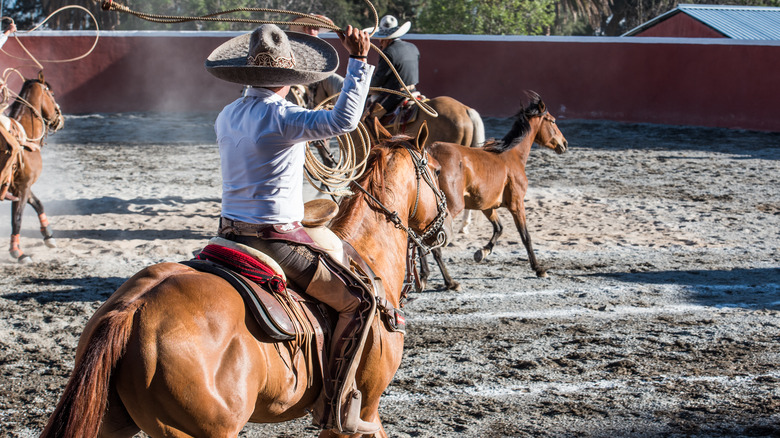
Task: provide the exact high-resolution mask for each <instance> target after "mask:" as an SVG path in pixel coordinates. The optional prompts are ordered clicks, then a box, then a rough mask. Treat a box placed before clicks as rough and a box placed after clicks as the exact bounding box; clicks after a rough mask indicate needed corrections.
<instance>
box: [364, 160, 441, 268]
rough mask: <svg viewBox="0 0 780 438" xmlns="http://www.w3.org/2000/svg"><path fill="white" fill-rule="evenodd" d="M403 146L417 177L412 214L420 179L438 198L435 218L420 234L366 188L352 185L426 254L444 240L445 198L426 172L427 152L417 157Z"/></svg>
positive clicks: (415, 211) (418, 193)
mask: <svg viewBox="0 0 780 438" xmlns="http://www.w3.org/2000/svg"><path fill="white" fill-rule="evenodd" d="M404 148H405V149H406V150H407V151H408V152H409V156H410V157H411V158H412V162H413V163H414V172H415V175H416V177H417V178H416V179H417V191H416V195H415V200H414V209H413V210H412V216H414V215H415V213H417V204H418V202H419V199H420V179H424V180H425V183H426V184H428V186H429V187H430V188H431V190H433V193H434V195H435V196H436V199H437V200H438V202H437V203H436V210H437V213H436V218H435V219H434V220H433V222H431V223H430V224H429V225H428V226H427V227H426V228H425V231H423V233H422V234H420V235H418V234H417V233H416V232H415V231H414V230H413V229H411V228H409V227H407V226H405V225H404V224H403V221H402V220H401V218H400V217H399V216H398V212H397V211H391V210H390V209H389V208H387V207H385V205H384V204H382V202H381V201H380V200H379V199H377V198H376V197H375V196H374V195H372V194H371V193H369V192H368V190H366V189H364V188H363V186H361V185H360V184H357V183H354V185H355V186H356V187H357V188H358V190H360V191H361V192H363V194H364V195H365V196H366V197H367V198H368V199H370V200H371V201H372V202H373V203H374V204H375V205H376V206H377V207H378V208H379V209H380V210H381V211H382V212H383V213H384V214H385V216H387V219H388V220H389V221H390V222H392V223H393V224H394V225H395V227H396V228H398V229H400V230H403V231H404V232H405V233H406V235H407V236H408V238H409V240H410V242H411V243H413V244H414V245H415V246H416V247H418V248H419V249H420V250H421V251H423V254H428V253H429V252H430V251H431V250H432V249H434V248H439V247H441V246H443V245H444V242H445V241H446V235H445V233H444V219H445V218H446V217H447V199H446V198H445V197H444V192H443V191H441V190H439V189H438V187H437V186H436V184H435V183H434V182H433V179H432V178H431V175H430V173H428V170H427V165H428V158H427V154H425V153H423V156H422V157H418V156H417V153H416V152H415V151H413V150H412V148H410V147H409V146H404ZM433 236H435V239H434V240H433V241H432V243H431V244H430V245H428V244H427V243H426V241H429V240H430V238H431V237H433Z"/></svg>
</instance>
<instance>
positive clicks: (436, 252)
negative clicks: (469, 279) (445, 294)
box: [431, 248, 461, 290]
mask: <svg viewBox="0 0 780 438" xmlns="http://www.w3.org/2000/svg"><path fill="white" fill-rule="evenodd" d="M431 252H432V253H433V259H434V260H436V264H438V265H439V270H440V271H441V276H442V278H444V287H445V288H446V289H447V290H461V287H460V283H458V282H457V281H455V280H453V279H452V276H450V272H449V271H448V270H447V266H445V265H444V258H443V257H442V255H441V248H434V249H432V250H431Z"/></svg>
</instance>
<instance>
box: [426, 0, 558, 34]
mask: <svg viewBox="0 0 780 438" xmlns="http://www.w3.org/2000/svg"><path fill="white" fill-rule="evenodd" d="M554 21H555V1H554V0H428V1H427V2H426V3H424V5H422V6H421V7H420V15H419V22H420V28H421V29H422V30H423V31H424V32H426V33H460V34H486V35H544V34H547V33H549V31H550V27H551V26H552V25H553V23H554Z"/></svg>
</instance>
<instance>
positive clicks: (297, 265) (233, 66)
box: [206, 24, 379, 435]
mask: <svg viewBox="0 0 780 438" xmlns="http://www.w3.org/2000/svg"><path fill="white" fill-rule="evenodd" d="M339 38H340V39H341V43H342V45H343V46H344V47H345V48H346V49H347V51H348V52H349V54H350V56H349V57H350V59H349V63H348V65H347V74H346V77H345V79H344V86H343V88H342V90H341V94H340V95H339V98H338V100H337V101H336V103H335V106H334V108H333V109H332V110H328V111H326V110H318V111H312V110H308V109H304V108H302V107H299V106H297V105H294V104H292V103H290V102H289V101H287V100H286V99H285V96H286V94H287V93H288V91H289V90H290V86H291V85H295V84H304V85H305V84H309V83H312V82H316V81H319V80H322V79H324V78H325V77H327V76H328V75H330V74H331V73H333V72H334V71H335V70H336V68H337V67H338V55H337V54H336V50H335V49H334V48H333V46H331V45H330V44H328V43H327V42H325V41H323V40H322V39H319V38H316V37H313V36H310V35H306V34H303V33H298V32H284V31H282V30H281V29H280V28H279V27H277V26H276V25H273V24H265V25H262V26H260V27H258V28H257V29H256V30H255V31H254V32H252V33H251V34H245V35H242V36H239V37H236V38H233V39H231V40H229V41H227V42H225V43H224V44H222V45H221V46H219V47H218V48H217V49H216V50H214V51H213V52H212V53H211V55H209V57H208V59H207V60H206V68H207V70H208V71H209V72H210V73H212V74H213V75H214V76H216V77H218V78H220V79H223V80H226V81H229V82H234V83H238V84H243V85H249V86H251V88H249V89H248V90H247V92H246V93H245V96H244V97H242V98H239V99H238V100H236V101H234V102H233V103H231V104H229V105H227V106H226V107H225V108H224V109H223V110H222V112H220V114H219V116H218V117H217V121H216V123H215V125H214V129H215V131H216V134H217V143H218V144H219V153H220V159H221V167H222V217H221V219H220V227H219V236H220V237H222V238H226V239H229V240H232V241H235V242H238V243H240V244H243V245H248V246H251V247H253V248H255V249H258V250H260V251H261V252H264V253H265V254H267V255H269V256H271V257H272V258H274V259H275V260H276V261H277V262H278V263H279V265H281V267H282V269H283V270H284V272H285V274H286V276H287V279H288V281H289V282H290V283H291V284H293V285H294V286H296V287H297V288H298V289H299V290H305V291H306V293H308V294H309V295H311V296H313V297H314V298H316V299H318V300H320V301H322V302H324V303H325V304H327V305H329V306H330V307H332V308H333V309H335V310H336V311H337V312H339V318H338V321H337V323H336V328H335V330H334V332H333V336H332V341H331V349H330V360H329V364H328V366H327V368H328V370H327V372H326V376H327V377H326V379H325V382H324V388H323V396H324V397H323V399H324V400H323V401H324V403H318V404H317V406H316V407H315V412H314V422H315V424H317V425H319V426H320V427H325V428H330V429H334V430H335V431H336V432H337V433H341V434H347V435H351V434H355V433H358V434H373V433H375V432H377V431H378V430H379V425H378V424H375V423H371V422H366V421H363V420H362V419H361V418H360V404H361V395H360V392H359V391H358V390H357V388H356V386H355V371H356V369H357V367H358V364H359V361H360V357H361V353H362V350H363V344H364V343H365V338H366V334H367V332H368V328H369V326H370V321H371V317H372V316H373V309H374V307H373V303H374V302H373V297H372V296H371V295H367V294H365V293H360V292H356V291H355V290H354V288H353V289H350V288H348V287H346V286H345V285H344V283H342V281H341V280H340V279H339V277H338V276H337V275H334V274H333V271H332V270H331V269H333V268H332V267H331V269H329V266H328V263H329V262H328V260H329V259H328V257H327V255H323V254H322V253H321V252H320V251H318V250H317V248H316V246H315V247H312V245H313V243H314V242H313V241H312V240H311V238H310V237H308V235H307V234H306V232H305V231H304V230H303V229H302V228H301V224H300V221H301V220H302V219H303V178H304V160H305V153H306V142H308V141H312V140H319V139H324V138H329V137H334V136H337V135H341V134H344V133H348V132H351V131H353V130H355V129H356V128H357V125H358V123H359V121H360V116H361V113H362V111H363V108H364V106H365V101H366V96H367V95H368V89H369V84H370V80H371V74H372V73H373V70H374V67H373V66H371V65H369V64H367V63H366V62H365V60H366V56H367V55H368V50H369V49H370V46H371V45H370V40H369V36H368V34H367V33H366V32H363V31H361V30H358V29H355V28H353V27H352V26H347V29H346V30H345V31H344V32H339ZM367 302H368V303H370V304H371V305H368V306H367V305H365V304H366V303H367ZM358 309H360V310H358ZM364 309H369V311H370V312H371V315H367V314H366V313H367V312H366V310H364ZM356 340H357V341H358V342H355V341H356Z"/></svg>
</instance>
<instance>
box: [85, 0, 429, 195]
mask: <svg viewBox="0 0 780 438" xmlns="http://www.w3.org/2000/svg"><path fill="white" fill-rule="evenodd" d="M364 1H365V3H366V5H367V6H368V7H369V9H370V10H371V13H372V15H373V16H374V28H373V31H372V32H371V36H373V35H374V33H376V32H377V30H379V15H378V14H377V11H376V8H374V5H373V4H371V2H370V1H369V0H364ZM101 7H102V8H103V9H104V10H106V11H116V12H123V13H126V14H130V15H133V16H135V17H138V18H140V19H142V20H146V21H151V22H154V23H166V24H174V23H185V22H190V21H208V22H228V23H254V24H275V25H278V26H286V25H289V24H290V22H289V21H279V20H259V19H251V18H227V17H222V16H223V15H228V14H234V13H238V12H262V13H268V14H287V15H292V16H295V17H306V18H309V19H312V20H313V21H315V22H316V23H295V25H296V26H305V27H319V28H326V29H330V30H334V31H343V29H341V28H339V27H338V26H336V25H334V24H332V23H330V22H328V21H327V20H325V19H322V18H319V17H317V16H314V15H311V14H306V13H303V12H296V11H287V10H283V9H272V8H236V9H230V10H225V11H219V12H214V13H211V14H206V15H201V16H198V17H185V16H176V15H158V14H147V13H144V12H138V11H133V10H131V9H130V8H128V7H126V6H124V5H122V4H120V3H118V2H116V1H114V0H102V4H101ZM371 48H372V49H374V50H375V51H376V52H377V53H379V56H381V57H382V58H383V59H384V60H385V62H386V63H387V65H389V66H390V69H391V70H392V71H393V74H394V75H395V77H396V79H398V82H399V83H400V84H401V86H402V87H403V90H404V92H403V93H401V92H398V91H395V90H387V89H382V88H372V90H374V91H383V92H389V93H395V94H400V95H403V96H407V97H409V98H410V99H411V100H412V101H413V102H414V103H415V104H416V105H417V106H418V107H420V109H422V111H424V112H425V113H427V114H428V115H430V116H433V117H437V116H438V114H437V113H436V110H434V109H433V108H431V107H430V106H429V105H428V104H426V103H425V102H421V101H419V100H417V99H415V98H414V97H413V95H412V92H411V90H409V87H408V86H407V85H406V84H405V83H404V81H403V80H402V79H401V77H400V76H399V74H398V72H397V71H396V70H395V68H394V67H393V65H392V63H390V60H389V59H387V56H386V55H385V54H384V53H382V50H380V49H379V48H378V47H377V46H375V45H374V44H373V43H371ZM333 97H335V96H331V97H330V98H328V99H326V101H325V102H328V101H330V100H331V98H333ZM325 102H322V103H320V105H318V106H317V108H316V109H319V108H321V107H322V106H323V104H325ZM353 137H356V138H357V141H355V140H354V139H353ZM336 138H337V140H338V143H339V152H340V153H339V161H338V162H337V163H336V164H335V165H334V166H332V167H331V166H327V165H325V164H324V163H323V162H321V161H320V160H319V159H318V158H317V157H316V156H315V155H314V153H313V152H312V151H311V148H307V149H306V162H305V164H304V168H305V169H306V178H307V180H308V181H309V183H310V184H311V185H312V186H314V188H315V189H317V190H318V191H320V192H321V193H324V194H327V195H331V196H344V195H351V194H352V191H351V190H349V186H350V184H351V183H352V181H354V180H356V179H357V178H359V177H360V176H361V175H362V174H363V171H364V170H365V167H366V160H367V159H368V150H369V149H370V147H371V140H370V137H369V134H368V129H366V127H365V125H364V124H363V123H362V122H361V123H360V124H359V125H358V128H357V130H355V131H354V132H353V133H352V134H342V135H340V136H338V137H336Z"/></svg>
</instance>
